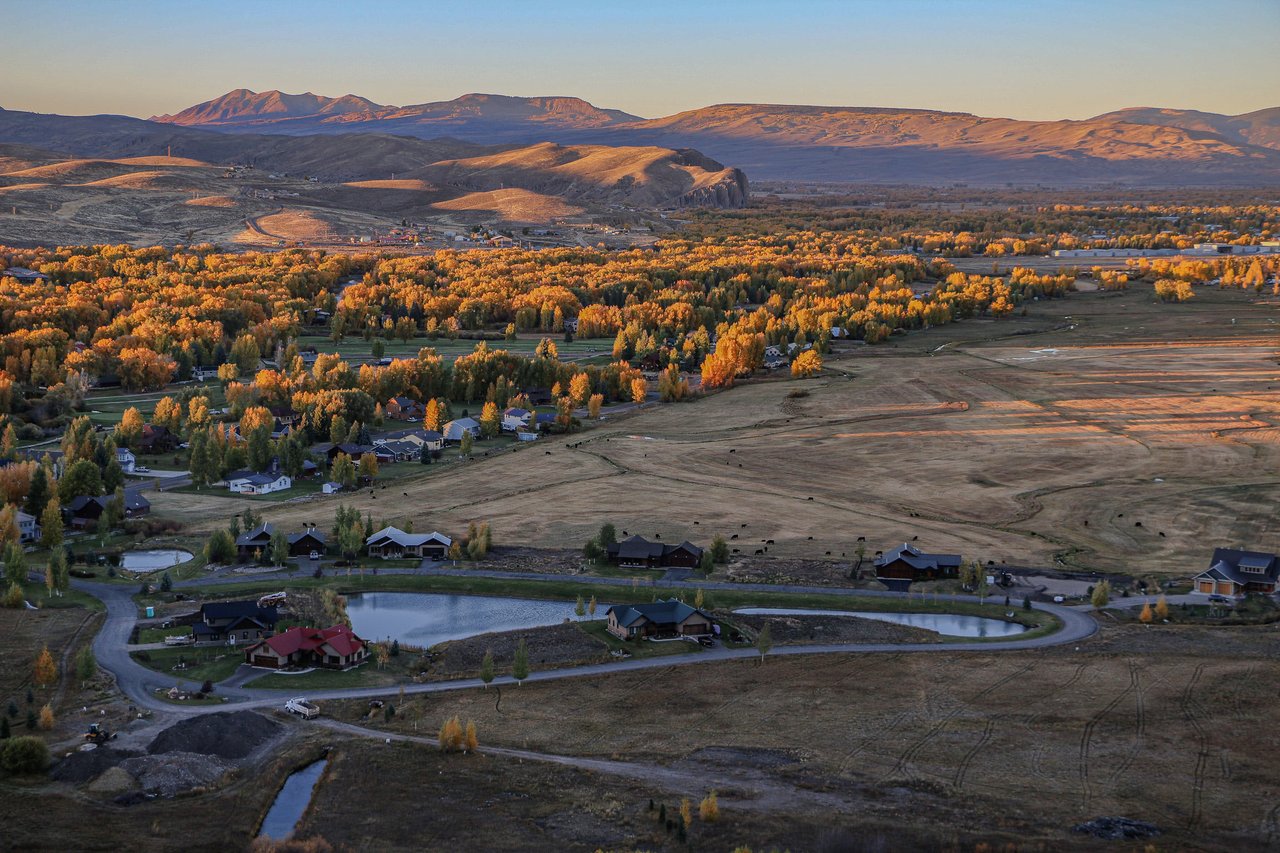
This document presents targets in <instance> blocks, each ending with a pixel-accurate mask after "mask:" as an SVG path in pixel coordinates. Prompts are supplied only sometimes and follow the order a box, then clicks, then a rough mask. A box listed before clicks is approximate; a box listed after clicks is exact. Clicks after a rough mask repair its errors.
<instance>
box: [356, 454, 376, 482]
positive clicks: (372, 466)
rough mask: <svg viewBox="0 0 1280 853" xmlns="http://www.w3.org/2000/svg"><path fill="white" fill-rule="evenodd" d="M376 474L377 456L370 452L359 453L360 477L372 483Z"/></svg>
mask: <svg viewBox="0 0 1280 853" xmlns="http://www.w3.org/2000/svg"><path fill="white" fill-rule="evenodd" d="M377 476H378V457H376V456H374V455H373V454H372V453H362V454H360V478H361V479H363V480H366V481H368V482H370V483H372V482H373V481H374V480H375V479H377Z"/></svg>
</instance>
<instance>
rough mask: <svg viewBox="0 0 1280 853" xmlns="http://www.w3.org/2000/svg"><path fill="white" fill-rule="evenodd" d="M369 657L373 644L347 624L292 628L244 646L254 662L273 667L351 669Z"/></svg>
mask: <svg viewBox="0 0 1280 853" xmlns="http://www.w3.org/2000/svg"><path fill="white" fill-rule="evenodd" d="M368 658H369V645H368V643H366V642H365V641H364V640H362V639H360V638H359V637H357V636H356V635H355V632H354V631H352V630H351V629H350V628H348V627H347V626H346V625H334V626H333V627H331V628H290V629H289V630H287V631H281V632H280V633H279V634H276V635H275V636H274V637H267V638H266V639H265V640H261V641H259V642H257V643H254V644H253V645H252V646H249V647H248V648H247V649H245V650H244V659H245V661H246V662H247V663H249V664H250V665H252V666H262V667H267V668H269V669H284V668H285V667H309V666H319V667H324V668H326V669H347V668H349V667H353V666H357V665H358V664H361V663H364V662H365V661H366V660H367V659H368Z"/></svg>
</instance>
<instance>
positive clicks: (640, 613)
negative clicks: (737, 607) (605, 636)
mask: <svg viewBox="0 0 1280 853" xmlns="http://www.w3.org/2000/svg"><path fill="white" fill-rule="evenodd" d="M605 615H606V617H607V618H608V620H609V624H608V631H609V633H610V634H613V635H614V636H615V637H619V638H621V639H623V640H634V639H638V638H643V637H706V636H709V635H711V634H713V633H715V620H713V619H712V618H711V617H710V616H708V615H707V614H706V613H704V612H703V611H701V610H699V609H698V608H696V607H690V606H689V605H687V604H685V603H684V602H683V601H677V600H676V599H674V598H672V599H670V600H668V601H655V602H652V603H651V604H615V605H614V606H613V607H610V608H609V610H608V611H607V612H606V614H605Z"/></svg>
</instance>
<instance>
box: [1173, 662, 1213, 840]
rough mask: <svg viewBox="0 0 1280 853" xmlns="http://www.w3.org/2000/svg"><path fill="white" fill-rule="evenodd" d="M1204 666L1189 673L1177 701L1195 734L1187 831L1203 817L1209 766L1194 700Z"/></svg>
mask: <svg viewBox="0 0 1280 853" xmlns="http://www.w3.org/2000/svg"><path fill="white" fill-rule="evenodd" d="M1204 668H1205V665H1204V664H1200V665H1199V666H1197V667H1196V668H1195V671H1194V672H1192V673H1191V679H1190V680H1189V681H1188V682H1187V686H1186V687H1185V688H1183V690H1182V695H1181V696H1180V697H1179V699H1178V707H1179V708H1181V709H1182V718H1183V719H1184V720H1186V721H1187V722H1188V723H1189V724H1190V725H1191V728H1192V729H1194V730H1195V733H1196V766H1195V769H1194V770H1193V771H1192V774H1191V813H1190V814H1189V815H1188V817H1187V829H1188V830H1194V829H1196V828H1197V827H1198V826H1199V825H1200V822H1201V820H1202V818H1203V816H1204V781H1205V774H1206V772H1207V771H1208V766H1209V738H1208V736H1207V735H1206V734H1205V730H1204V726H1203V725H1202V724H1201V721H1200V717H1201V716H1202V715H1204V711H1203V709H1200V710H1197V708H1198V705H1197V703H1196V702H1195V700H1194V696H1195V691H1196V688H1197V687H1198V686H1199V685H1200V677H1201V676H1203V675H1204Z"/></svg>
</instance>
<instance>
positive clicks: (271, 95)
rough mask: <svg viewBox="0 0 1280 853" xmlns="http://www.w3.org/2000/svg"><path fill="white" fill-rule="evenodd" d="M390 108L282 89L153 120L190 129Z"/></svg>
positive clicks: (237, 95)
mask: <svg viewBox="0 0 1280 853" xmlns="http://www.w3.org/2000/svg"><path fill="white" fill-rule="evenodd" d="M383 109H387V108H386V107H385V106H383V105H381V104H375V103H374V102H373V101H370V100H369V99H367V98H361V97H360V96H358V95H343V96H342V97H340V98H328V97H325V96H323V95H317V94H315V93H313V92H303V93H302V94H300V95H291V94H289V93H287V92H281V91H280V90H279V89H269V90H267V91H265V92H255V91H253V90H252V89H233V90H231V91H230V92H227V93H226V94H225V95H221V96H219V97H217V98H214V99H213V100H211V101H205V102H204V103H201V104H196V105H195V106H193V107H187V108H186V109H185V110H183V111H182V112H180V113H177V114H174V115H162V116H152V117H151V120H152V121H157V122H162V123H165V124H180V125H185V126H189V127H200V126H218V125H221V126H228V125H231V126H235V125H241V124H253V123H256V122H260V121H262V120H280V119H298V118H306V117H310V116H331V115H343V114H346V113H356V112H370V111H376V110H383Z"/></svg>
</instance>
